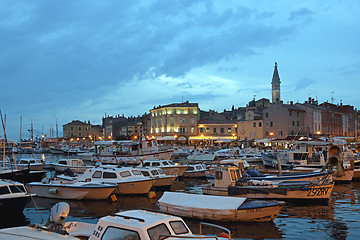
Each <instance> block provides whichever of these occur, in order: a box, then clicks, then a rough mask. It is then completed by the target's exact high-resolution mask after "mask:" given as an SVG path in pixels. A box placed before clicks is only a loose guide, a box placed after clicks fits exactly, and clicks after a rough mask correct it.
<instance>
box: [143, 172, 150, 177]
mask: <svg viewBox="0 0 360 240" xmlns="http://www.w3.org/2000/svg"><path fill="white" fill-rule="evenodd" d="M141 173H142V175H144V176H145V177H150V174H149V173H148V172H147V171H141Z"/></svg>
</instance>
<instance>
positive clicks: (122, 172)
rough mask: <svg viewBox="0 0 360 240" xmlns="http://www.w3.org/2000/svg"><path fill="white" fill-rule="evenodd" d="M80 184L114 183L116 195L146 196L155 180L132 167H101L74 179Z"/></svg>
mask: <svg viewBox="0 0 360 240" xmlns="http://www.w3.org/2000/svg"><path fill="white" fill-rule="evenodd" d="M76 180H77V181H80V182H91V183H113V184H114V183H115V184H117V188H116V189H115V191H114V193H116V194H146V193H148V192H149V191H150V189H151V187H152V186H153V185H154V182H155V180H154V179H151V178H149V177H145V176H144V175H142V173H141V172H140V170H139V169H136V168H133V167H112V166H106V165H105V166H101V167H93V168H90V169H87V170H86V171H85V172H84V173H83V174H82V175H80V176H78V177H77V178H76Z"/></svg>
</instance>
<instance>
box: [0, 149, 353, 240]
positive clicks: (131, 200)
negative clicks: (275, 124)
mask: <svg viewBox="0 0 360 240" xmlns="http://www.w3.org/2000/svg"><path fill="white" fill-rule="evenodd" d="M36 157H45V160H46V162H50V161H53V160H55V159H57V158H64V156H56V155H51V154H49V155H43V156H41V155H38V156H36ZM204 183H206V180H202V179H184V180H180V181H176V182H175V183H174V185H173V186H172V188H171V191H184V192H189V193H200V194H201V188H200V185H201V184H204ZM162 193H163V192H161V191H156V198H153V199H150V198H148V196H146V195H145V196H117V201H116V202H112V201H111V200H110V199H108V200H101V201H89V200H88V201H85V200H71V201H69V200H66V202H67V203H69V205H70V214H69V217H68V221H84V222H89V223H96V222H97V220H98V219H99V218H101V217H103V216H106V215H109V214H113V213H115V212H118V211H121V210H129V209H158V207H157V205H156V200H157V199H159V198H160V197H161V196H162ZM57 202H60V200H58V199H48V198H40V197H34V198H33V201H30V202H29V203H28V204H27V206H26V208H25V210H24V212H23V214H22V215H20V216H15V215H13V216H4V215H2V217H1V219H0V228H4V227H12V226H24V225H27V224H35V223H39V224H43V223H45V222H46V220H47V218H48V216H49V211H50V209H51V207H52V206H53V205H54V204H55V203H57ZM185 221H186V222H187V224H188V225H189V226H190V228H191V229H192V230H193V232H198V230H199V229H198V226H199V223H200V221H198V220H194V219H185ZM215 223H216V224H219V225H222V226H224V227H227V228H229V229H230V230H231V231H232V234H233V235H232V236H233V237H234V238H237V239H243V238H246V239H360V182H351V183H348V184H337V185H335V187H334V190H333V194H332V197H331V199H330V200H329V202H328V203H311V202H307V203H305V204H304V203H287V204H286V205H285V207H284V208H283V210H282V211H281V213H280V215H279V216H278V218H276V219H275V221H274V222H266V223H237V222H215Z"/></svg>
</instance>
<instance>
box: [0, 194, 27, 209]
mask: <svg viewBox="0 0 360 240" xmlns="http://www.w3.org/2000/svg"><path fill="white" fill-rule="evenodd" d="M30 197H31V195H30V194H26V195H22V196H18V197H11V198H1V199H0V212H1V213H2V214H5V213H11V214H14V213H15V214H19V213H22V212H23V211H24V208H25V205H26V204H27V202H28V201H29V200H30Z"/></svg>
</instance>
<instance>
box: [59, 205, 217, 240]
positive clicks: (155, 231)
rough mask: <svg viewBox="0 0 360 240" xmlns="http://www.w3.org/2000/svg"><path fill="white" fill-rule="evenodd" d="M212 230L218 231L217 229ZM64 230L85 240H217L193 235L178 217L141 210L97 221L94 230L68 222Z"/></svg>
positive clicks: (87, 226) (214, 237)
mask: <svg viewBox="0 0 360 240" xmlns="http://www.w3.org/2000/svg"><path fill="white" fill-rule="evenodd" d="M212 226H213V227H218V226H217V225H212ZM218 228H219V227H218ZM64 229H65V230H66V231H67V232H68V233H69V234H70V235H71V236H74V237H76V236H78V237H89V240H95V239H125V240H153V239H178V238H182V239H190V238H191V239H199V238H202V239H221V238H219V237H216V236H215V235H213V236H211V237H210V236H207V238H205V237H204V236H196V235H193V233H192V232H191V230H190V228H189V227H188V226H187V225H186V223H185V222H184V221H183V220H182V219H181V218H180V217H176V216H171V215H167V214H164V213H157V212H150V211H145V210H128V211H124V212H118V213H116V214H114V215H112V216H106V217H103V218H101V219H100V220H99V221H98V223H97V224H96V226H95V225H94V224H87V223H75V222H69V223H66V224H65V226H64ZM200 229H201V228H200ZM221 230H222V229H221ZM200 231H201V230H200ZM222 231H223V230H222ZM86 233H87V234H88V235H86ZM200 234H201V232H200Z"/></svg>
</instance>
